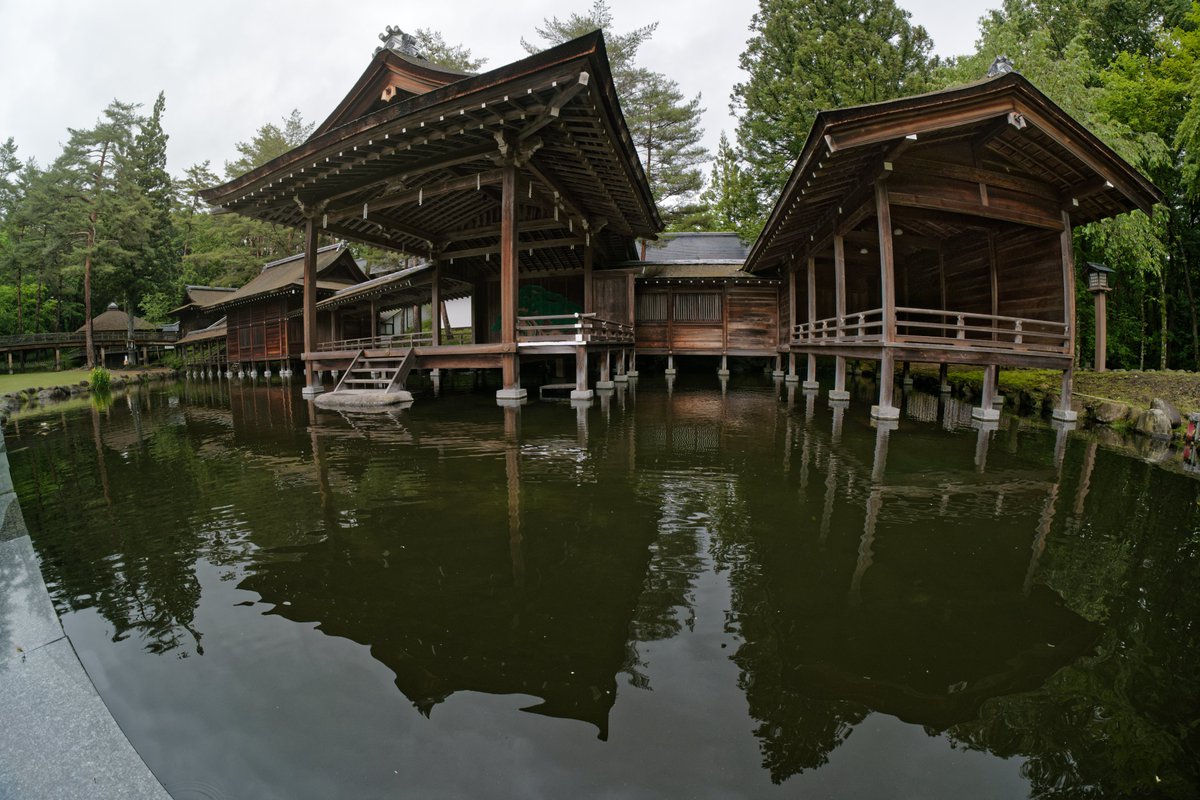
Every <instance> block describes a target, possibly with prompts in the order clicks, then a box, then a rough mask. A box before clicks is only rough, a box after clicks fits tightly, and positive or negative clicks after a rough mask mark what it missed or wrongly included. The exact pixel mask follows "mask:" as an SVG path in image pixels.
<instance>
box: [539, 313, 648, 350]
mask: <svg viewBox="0 0 1200 800" xmlns="http://www.w3.org/2000/svg"><path fill="white" fill-rule="evenodd" d="M517 343H518V344H523V345H545V344H563V343H569V344H633V326H632V325H630V324H628V323H625V322H614V321H613V320H610V319H603V318H601V317H598V316H596V314H595V312H590V313H587V314H578V313H577V314H551V315H548V316H541V317H517Z"/></svg>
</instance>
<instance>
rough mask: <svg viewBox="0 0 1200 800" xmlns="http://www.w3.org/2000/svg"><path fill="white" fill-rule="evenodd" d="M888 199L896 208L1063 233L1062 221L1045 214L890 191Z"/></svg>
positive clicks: (935, 196)
mask: <svg viewBox="0 0 1200 800" xmlns="http://www.w3.org/2000/svg"><path fill="white" fill-rule="evenodd" d="M888 199H889V201H890V202H891V204H892V205H894V206H901V207H904V208H923V209H927V210H930V211H950V212H954V213H957V214H966V215H968V216H973V217H984V218H986V219H995V220H1000V221H1002V222H1014V223H1016V224H1018V225H1028V226H1030V227H1033V228H1043V229H1045V230H1049V231H1061V230H1062V220H1060V219H1056V218H1054V217H1050V216H1046V215H1044V214H1035V213H1030V212H1026V211H1012V210H1010V209H1006V208H998V207H996V206H985V205H983V204H981V203H971V202H967V201H965V200H958V199H954V198H950V197H939V196H937V195H927V194H916V193H912V192H896V191H890V190H889V191H888Z"/></svg>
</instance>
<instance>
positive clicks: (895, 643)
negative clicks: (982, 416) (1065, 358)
mask: <svg viewBox="0 0 1200 800" xmlns="http://www.w3.org/2000/svg"><path fill="white" fill-rule="evenodd" d="M797 413H800V412H799V410H798V412H797ZM805 417H806V418H805V419H804V420H803V421H802V422H798V423H797V428H798V430H796V432H795V437H796V438H795V440H794V444H793V453H798V457H799V458H801V459H803V460H804V461H805V466H806V467H807V470H802V471H800V472H799V474H797V473H796V472H793V473H792V475H791V477H790V481H791V482H792V484H793V485H796V486H797V491H798V493H799V498H800V499H799V502H800V504H801V509H802V510H800V511H798V513H797V522H798V523H799V526H798V527H797V528H793V529H789V530H782V531H781V530H778V528H779V526H778V525H772V524H771V522H770V517H769V516H768V515H767V514H763V515H762V516H763V519H762V520H757V519H755V517H756V516H757V515H759V513H760V512H759V509H761V508H764V505H763V504H765V503H768V501H769V500H770V498H769V497H768V496H766V495H763V496H758V497H752V498H751V499H750V502H748V504H747V509H748V514H749V515H750V520H749V521H748V523H747V524H749V525H751V526H753V527H754V528H755V529H756V530H759V531H762V535H760V536H758V537H756V539H755V548H756V552H755V553H754V554H753V558H752V559H750V561H749V563H748V564H747V565H746V566H744V567H743V566H741V565H735V566H734V568H733V570H732V573H731V582H732V584H733V589H734V591H733V595H734V598H735V608H734V614H735V616H736V619H737V620H738V623H739V626H740V630H741V633H742V635H743V636H744V637H745V643H744V644H743V645H742V646H741V647H740V648H739V649H738V651H737V653H736V654H735V656H734V660H735V661H736V662H737V664H738V665H739V667H740V668H741V670H742V674H743V683H744V685H745V686H746V692H747V699H748V701H749V704H750V711H751V714H752V715H753V716H754V717H755V719H757V720H759V722H760V725H759V727H758V728H757V730H756V735H757V736H758V737H759V738H760V740H761V745H760V746H761V748H762V752H763V757H764V766H766V767H767V768H768V769H769V770H770V771H771V773H772V777H773V778H774V779H775V780H776V781H782V780H783V779H785V778H787V777H788V776H789V775H792V774H795V773H797V772H799V771H802V770H805V769H812V768H815V767H818V766H820V765H821V764H823V763H825V762H826V760H827V759H828V756H829V753H830V752H831V751H832V750H833V749H834V748H836V747H837V746H838V745H839V744H840V743H841V742H842V741H844V740H845V738H846V737H847V736H848V735H849V734H850V733H851V732H852V729H853V726H854V725H856V724H857V723H858V722H859V721H861V720H862V719H863V718H864V717H865V716H866V714H867V713H868V712H869V711H879V712H883V713H886V714H890V715H894V716H896V717H899V718H900V719H902V720H904V721H906V722H910V723H914V724H920V725H923V726H926V727H928V728H930V729H933V730H937V731H943V730H946V729H948V728H950V727H951V726H953V725H956V724H958V723H962V722H965V721H969V720H972V719H974V718H976V717H977V715H978V713H979V709H980V707H981V706H982V705H983V704H984V703H985V702H986V701H988V700H989V699H991V698H996V697H1000V696H1006V695H1010V694H1013V693H1016V692H1023V691H1029V690H1033V689H1037V688H1038V687H1040V686H1042V685H1043V683H1044V682H1045V681H1046V680H1047V679H1048V678H1049V677H1050V676H1051V675H1053V674H1054V673H1055V672H1056V671H1057V670H1059V669H1060V668H1061V667H1063V666H1065V665H1067V664H1070V663H1072V662H1074V661H1075V660H1076V659H1078V658H1079V657H1080V656H1081V655H1083V654H1085V653H1087V652H1090V650H1091V649H1092V648H1093V647H1094V645H1095V642H1096V640H1097V636H1098V634H1099V628H1098V627H1097V626H1095V625H1094V624H1092V623H1090V622H1088V621H1087V620H1085V619H1084V618H1083V617H1081V616H1080V615H1079V614H1078V613H1076V611H1075V610H1073V609H1072V608H1071V607H1069V606H1068V605H1067V604H1066V603H1065V602H1064V600H1063V599H1062V597H1060V596H1059V595H1058V594H1057V593H1055V592H1054V591H1052V590H1051V589H1049V588H1047V587H1045V586H1043V585H1041V584H1039V583H1038V582H1037V581H1036V579H1035V576H1036V572H1037V568H1038V567H1037V563H1038V558H1039V556H1040V554H1041V552H1042V550H1043V549H1044V546H1045V542H1046V539H1047V537H1048V536H1049V533H1050V528H1051V523H1052V521H1053V519H1054V516H1055V509H1056V501H1057V498H1058V496H1059V493H1060V489H1061V482H1062V469H1061V463H1062V460H1061V456H1062V449H1063V446H1065V434H1060V437H1059V445H1060V446H1059V447H1056V448H1055V449H1054V451H1050V450H1048V449H1047V448H1045V447H1044V446H1043V447H1042V448H1041V449H1040V452H1039V451H1038V448H1025V449H1024V451H1018V452H1015V453H1013V452H1008V451H1000V452H995V451H992V452H989V443H990V441H991V439H992V438H993V437H994V436H995V435H996V433H995V432H994V431H993V430H989V429H986V428H985V429H981V430H979V431H978V432H977V434H976V435H975V436H971V437H968V436H956V437H952V438H948V437H946V435H945V434H943V433H939V432H937V431H936V430H930V429H922V428H918V429H912V430H908V431H905V432H904V434H903V436H904V441H903V446H899V445H897V444H896V443H894V442H891V441H890V440H891V439H892V438H894V437H895V436H898V435H901V434H897V433H892V426H894V423H892V424H891V425H889V424H887V423H883V422H881V423H880V424H879V425H878V427H877V428H876V430H875V433H874V437H873V438H867V437H866V436H864V435H862V434H863V433H865V431H861V430H859V431H855V432H854V433H855V434H856V435H853V436H846V437H845V438H844V439H843V443H842V444H841V445H839V446H837V447H834V446H833V445H832V441H831V439H830V434H829V431H828V428H827V427H826V424H825V423H822V424H816V419H815V418H814V415H813V413H812V412H811V411H809V412H808V413H807V414H806V415H805ZM824 419H828V418H827V417H826V418H824ZM837 422H838V425H839V430H840V426H842V425H844V424H845V423H844V420H843V419H841V418H839V419H838V420H837ZM868 445H869V446H870V449H868ZM981 455H982V457H983V461H982V463H983V465H984V467H983V469H980V468H979V464H980V460H979V459H980V456H981ZM989 456H990V458H991V463H990V464H988V457H989ZM794 457H797V456H794ZM955 465H957V466H955ZM806 472H807V478H808V480H807V482H806V481H805V473H806ZM772 488H773V491H774V494H773V495H772V496H773V497H775V498H778V494H777V493H778V487H772ZM1084 491H1086V489H1084ZM775 502H778V501H777V499H776V501H775ZM802 521H807V524H803V522H802Z"/></svg>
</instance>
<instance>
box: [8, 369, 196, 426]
mask: <svg viewBox="0 0 1200 800" xmlns="http://www.w3.org/2000/svg"><path fill="white" fill-rule="evenodd" d="M176 375H177V373H176V372H175V371H174V370H168V369H158V370H149V371H145V372H129V373H125V372H114V373H113V377H112V381H111V382H110V383H109V386H108V389H109V391H110V392H116V391H120V390H122V389H125V388H126V387H128V386H136V385H139V384H145V383H150V382H152V381H160V380H166V379H169V378H175V377H176ZM90 391H91V388H90V387H89V386H88V383H87V381H80V382H79V383H71V384H65V385H61V386H31V387H29V388H27V389H18V390H17V391H14V392H9V393H8V394H4V395H0V425H3V424H4V423H5V422H7V421H8V418H9V417H11V416H12V415H14V414H16V413H17V412H18V411H21V410H22V409H25V408H30V407H34V406H46V405H50V404H51V403H58V402H62V401H63V400H70V399H71V398H74V397H81V396H83V395H86V394H88V393H89V392H90Z"/></svg>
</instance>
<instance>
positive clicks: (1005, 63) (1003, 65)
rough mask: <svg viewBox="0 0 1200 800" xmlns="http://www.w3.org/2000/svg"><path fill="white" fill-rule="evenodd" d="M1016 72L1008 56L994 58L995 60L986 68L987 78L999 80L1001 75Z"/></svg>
mask: <svg viewBox="0 0 1200 800" xmlns="http://www.w3.org/2000/svg"><path fill="white" fill-rule="evenodd" d="M1016 71H1017V69H1016V67H1014V66H1013V63H1012V62H1011V61H1009V60H1008V56H996V60H995V61H993V62H992V65H991V66H990V67H988V71H987V76H988V77H989V78H999V77H1000V76H1001V75H1007V74H1008V73H1010V72H1016Z"/></svg>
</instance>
